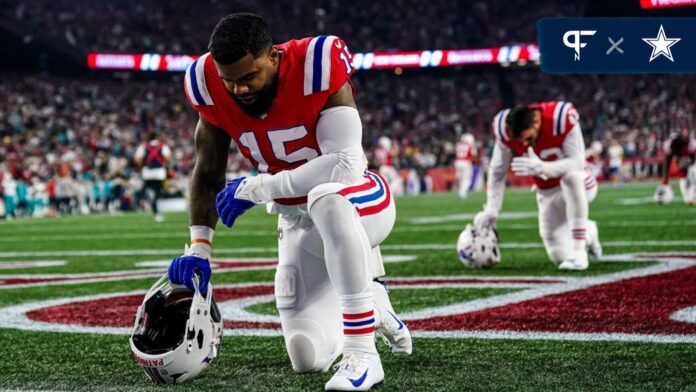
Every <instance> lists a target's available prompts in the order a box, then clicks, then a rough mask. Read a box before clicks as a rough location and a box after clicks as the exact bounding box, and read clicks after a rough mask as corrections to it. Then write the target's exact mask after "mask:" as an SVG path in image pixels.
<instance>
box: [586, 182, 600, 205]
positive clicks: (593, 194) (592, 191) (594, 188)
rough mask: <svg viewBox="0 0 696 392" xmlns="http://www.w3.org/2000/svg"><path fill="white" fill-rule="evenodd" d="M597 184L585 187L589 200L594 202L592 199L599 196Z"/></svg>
mask: <svg viewBox="0 0 696 392" xmlns="http://www.w3.org/2000/svg"><path fill="white" fill-rule="evenodd" d="M598 189H599V188H598V187H597V184H594V185H593V186H592V187H591V188H589V189H588V188H585V195H587V202H588V203H592V201H593V200H594V199H595V198H596V197H597V190H598Z"/></svg>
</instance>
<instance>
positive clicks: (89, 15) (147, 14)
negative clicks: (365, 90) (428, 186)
mask: <svg viewBox="0 0 696 392" xmlns="http://www.w3.org/2000/svg"><path fill="white" fill-rule="evenodd" d="M0 3H4V4H3V7H0V17H4V18H7V19H10V20H12V21H16V22H19V23H22V24H24V25H26V26H27V27H29V28H30V30H31V31H32V32H34V33H35V34H37V35H38V34H42V35H43V36H44V37H45V38H49V39H51V40H61V41H65V42H67V43H68V44H69V45H71V46H73V47H75V48H79V49H81V50H85V51H102V52H123V53H127V52H157V53H182V54H195V53H201V52H204V51H205V47H206V45H207V43H208V38H209V36H210V32H211V31H212V30H213V27H214V26H215V23H217V19H218V18H219V17H221V16H223V15H227V14H229V13H232V12H240V11H250V12H256V13H259V14H261V15H263V16H264V18H265V19H266V20H267V21H268V23H269V25H270V26H271V27H272V31H273V33H274V39H275V40H276V41H278V42H283V41H287V40H289V39H292V38H297V37H307V36H314V35H320V34H333V35H338V36H340V37H341V38H343V39H344V40H345V41H346V42H347V43H348V44H349V45H351V47H352V49H353V50H354V51H377V50H390V49H400V50H419V49H454V48H478V47H488V46H496V45H505V44H512V43H528V42H534V41H535V40H536V31H535V25H536V21H537V19H538V18H539V16H540V15H541V16H562V15H579V14H580V12H581V10H582V9H583V7H584V1H572V2H558V1H551V0H540V1H536V2H535V4H534V7H530V6H529V4H528V1H525V0H495V1H491V0H476V1H458V2H452V1H446V0H437V1H428V2H424V1H413V0H394V1H390V2H389V3H388V6H387V7H386V8H385V5H384V3H380V2H376V1H372V0H355V1H352V2H350V6H346V3H345V2H341V1H337V0H332V1H324V2H317V1H312V0H301V1H293V0H280V1H271V0H260V1H254V2H250V1H244V0H232V1H220V0H203V1H195V2H181V1H157V0H122V1H117V2H114V1H89V0H36V1H32V2H30V3H28V2H26V1H21V0H3V1H2V2H0ZM191 15H210V18H200V17H191Z"/></svg>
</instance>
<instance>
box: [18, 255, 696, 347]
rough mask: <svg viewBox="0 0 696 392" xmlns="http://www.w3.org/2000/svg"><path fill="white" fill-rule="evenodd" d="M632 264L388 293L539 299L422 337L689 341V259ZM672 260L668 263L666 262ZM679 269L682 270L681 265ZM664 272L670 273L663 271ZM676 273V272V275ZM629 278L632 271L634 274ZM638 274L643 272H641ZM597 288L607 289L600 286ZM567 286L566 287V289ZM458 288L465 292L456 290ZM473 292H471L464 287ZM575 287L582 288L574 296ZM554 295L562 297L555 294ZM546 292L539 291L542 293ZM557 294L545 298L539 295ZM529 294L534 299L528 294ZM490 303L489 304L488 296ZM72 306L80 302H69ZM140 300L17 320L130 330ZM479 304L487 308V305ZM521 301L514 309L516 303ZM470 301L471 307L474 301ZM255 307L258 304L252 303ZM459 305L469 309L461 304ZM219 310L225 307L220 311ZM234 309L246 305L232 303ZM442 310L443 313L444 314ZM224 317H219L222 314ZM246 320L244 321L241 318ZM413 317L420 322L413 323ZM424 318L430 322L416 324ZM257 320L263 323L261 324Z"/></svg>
mask: <svg viewBox="0 0 696 392" xmlns="http://www.w3.org/2000/svg"><path fill="white" fill-rule="evenodd" d="M630 258H631V259H633V260H636V259H651V260H658V261H659V263H660V264H658V265H657V266H652V267H644V268H639V269H636V270H629V271H627V272H624V273H617V274H609V275H606V276H608V277H610V278H603V277H604V276H600V277H591V278H574V280H569V283H564V281H565V280H564V279H558V280H556V279H554V278H540V279H534V278H530V277H524V278H520V279H516V278H514V277H501V278H500V279H497V278H485V279H483V278H468V277H454V278H446V277H428V278H414V279H394V280H393V281H392V282H393V283H394V286H397V287H398V286H401V287H404V288H403V290H408V289H409V288H410V287H418V285H424V286H430V287H433V286H435V287H436V286H437V285H438V284H441V285H443V287H451V286H452V285H456V284H462V285H471V284H472V283H474V284H475V283H480V284H482V285H483V284H486V283H488V284H490V283H497V282H498V281H500V283H507V284H509V283H512V284H515V283H517V284H519V283H524V284H533V287H530V288H524V289H522V290H521V291H518V292H515V293H509V294H504V295H502V296H500V298H509V297H505V296H515V295H518V293H520V294H521V293H525V292H527V293H528V292H533V291H534V290H542V291H541V292H542V294H541V296H538V297H532V296H528V297H523V298H535V299H528V300H525V301H521V299H519V300H515V299H514V298H512V300H506V301H507V302H500V301H499V302H495V303H488V304H487V305H486V306H485V308H483V307H478V308H476V309H483V310H473V311H466V310H459V311H455V310H448V312H449V313H439V314H446V315H442V316H437V317H429V316H426V315H425V314H427V312H421V313H420V314H421V315H419V316H412V318H411V320H409V321H407V324H408V325H409V327H411V328H412V329H414V330H425V331H434V332H437V331H463V332H468V331H473V332H476V331H513V332H540V333H543V332H549V333H587V334H600V335H601V334H616V333H619V334H634V335H642V336H650V335H653V336H658V335H674V336H676V335H681V336H687V335H688V336H694V335H696V323H694V322H682V321H675V320H672V319H670V315H672V314H674V313H675V312H677V311H680V310H684V309H687V308H691V307H694V305H696V285H695V284H694V282H696V265H694V263H693V260H694V259H695V258H696V255H694V254H688V255H686V254H672V255H669V254H667V255H665V254H662V255H651V256H644V255H635V256H630ZM670 259H671V260H676V259H682V260H683V262H682V261H679V260H676V263H673V264H670V265H668V264H664V263H669V261H667V260H670ZM683 263H686V264H683ZM670 268H671V269H670ZM675 268H677V269H675ZM632 271H638V272H637V273H633V272H632ZM640 271H643V272H640ZM583 279H589V280H593V279H594V280H595V281H596V282H597V283H593V284H595V285H593V286H589V287H588V286H587V285H586V284H581V285H580V286H578V282H583ZM599 282H609V283H603V284H599ZM566 284H567V285H568V286H567V287H566V286H565V285H566ZM463 287H464V286H463ZM465 287H472V286H465ZM577 287H586V288H581V289H577ZM558 288H561V290H557V289H558ZM547 289H548V291H544V290H547ZM552 292H553V293H560V294H544V293H552ZM272 294H273V285H272V283H270V282H269V283H263V284H254V285H249V286H242V287H218V288H216V289H215V297H216V300H217V301H218V302H219V303H222V302H225V301H230V300H245V299H251V300H252V301H251V302H248V303H254V301H253V298H254V297H259V296H271V295H272ZM535 295H536V294H535ZM492 298H496V297H495V296H494V297H491V299H492ZM75 301H79V299H75ZM141 301H142V295H123V294H121V295H116V296H114V297H109V298H102V299H96V300H87V301H81V302H71V303H68V304H64V305H57V306H50V307H43V308H37V307H33V308H29V309H33V310H30V311H27V310H24V311H23V312H26V313H22V314H25V315H26V317H27V318H28V319H29V320H30V321H31V322H34V321H40V322H47V323H58V324H66V325H83V326H91V327H121V328H130V327H131V326H132V323H133V315H134V314H135V311H136V308H137V306H138V305H140V303H141ZM482 301H484V302H485V301H489V299H488V298H486V299H483V300H482ZM519 301H521V302H519ZM473 302H476V301H475V300H474V301H473ZM256 303H257V302H256ZM465 304H467V305H468V302H466V303H465ZM223 306H224V305H223ZM239 306H240V307H241V306H245V305H242V304H241V303H239ZM444 309H449V306H446V307H444ZM397 310H398V306H397ZM223 313H224V311H223ZM239 317H240V318H239V319H238V320H236V321H231V320H225V323H224V325H225V328H227V329H250V330H254V329H259V330H260V329H266V330H268V329H271V330H277V329H278V328H279V325H278V324H277V323H275V322H265V321H272V320H273V318H271V320H269V318H268V317H265V318H264V317H261V318H259V319H258V320H257V321H254V317H253V316H251V315H247V316H239ZM247 317H248V319H247ZM413 317H421V318H419V319H413ZM422 317H429V318H422ZM261 321H264V322H261Z"/></svg>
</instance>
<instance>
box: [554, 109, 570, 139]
mask: <svg viewBox="0 0 696 392" xmlns="http://www.w3.org/2000/svg"><path fill="white" fill-rule="evenodd" d="M567 104H568V102H563V105H561V109H560V110H559V111H558V118H557V119H556V136H558V135H560V134H561V119H562V118H563V109H565V106H566V105H567Z"/></svg>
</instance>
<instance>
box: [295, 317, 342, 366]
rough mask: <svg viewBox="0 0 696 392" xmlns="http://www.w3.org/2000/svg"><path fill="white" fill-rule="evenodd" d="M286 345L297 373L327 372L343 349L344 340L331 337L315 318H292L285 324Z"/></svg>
mask: <svg viewBox="0 0 696 392" xmlns="http://www.w3.org/2000/svg"><path fill="white" fill-rule="evenodd" d="M283 334H284V335H285V346H286V348H287V350H288V356H289V357H290V362H291V363H292V370H293V371H295V372H296V373H308V372H320V371H321V372H325V371H327V370H328V369H329V367H330V366H331V364H332V363H333V362H334V361H335V360H336V358H338V356H339V355H340V354H341V351H342V350H343V345H342V343H343V341H342V340H340V339H335V340H334V341H333V343H332V342H330V339H328V337H327V336H326V334H325V333H324V330H323V328H322V327H321V325H320V324H319V323H317V322H316V321H313V320H302V319H298V320H290V321H288V322H287V323H286V325H284V326H283Z"/></svg>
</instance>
